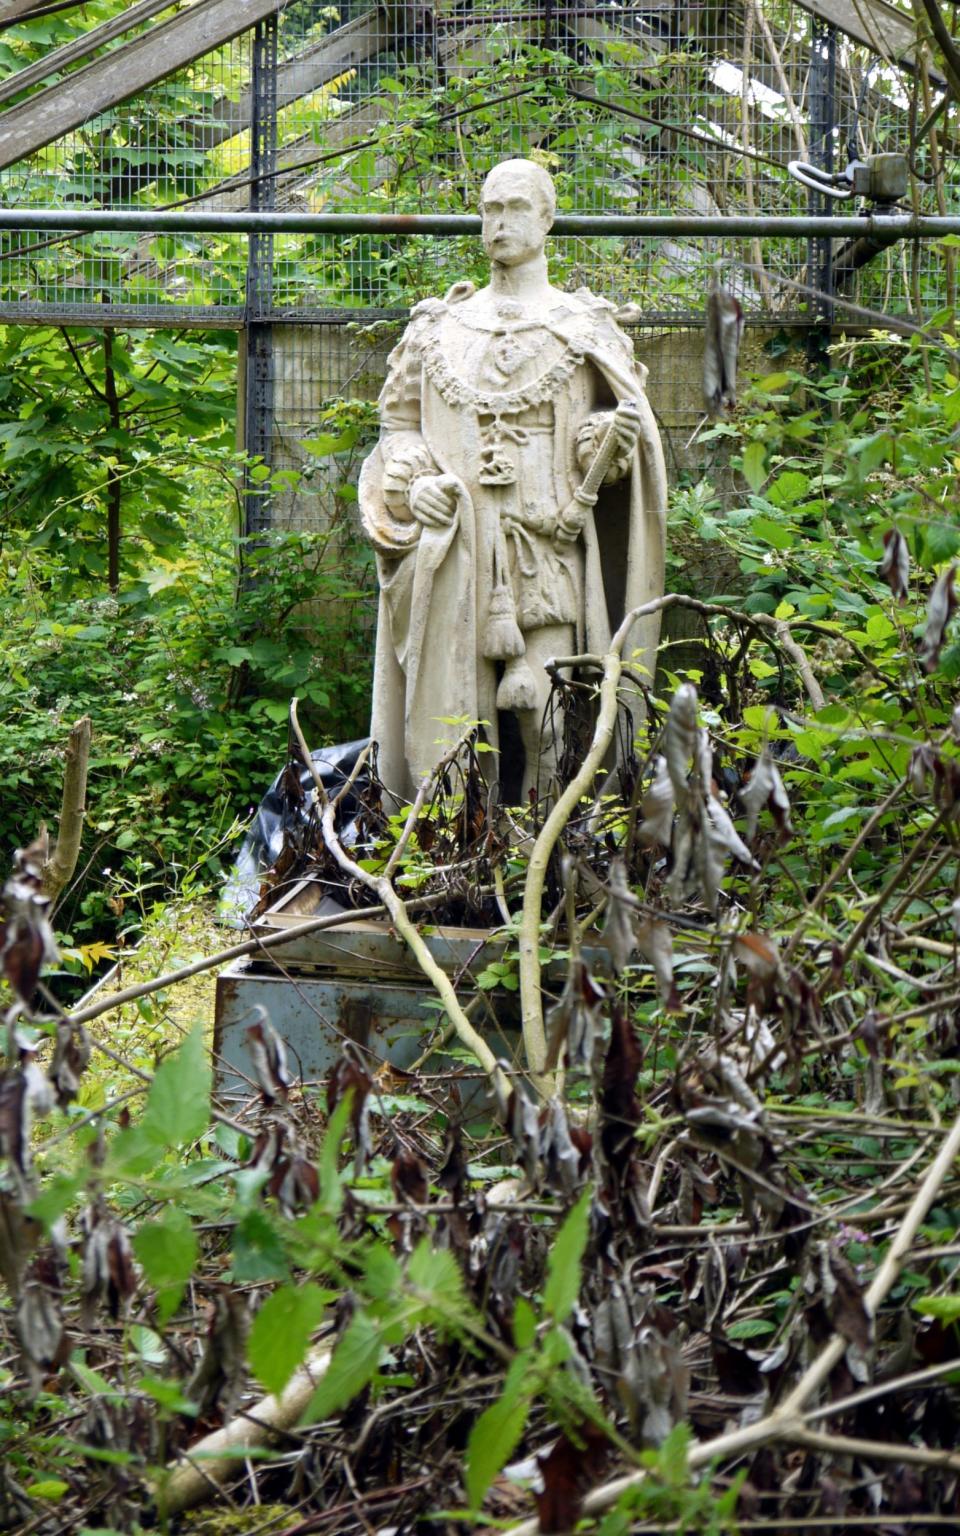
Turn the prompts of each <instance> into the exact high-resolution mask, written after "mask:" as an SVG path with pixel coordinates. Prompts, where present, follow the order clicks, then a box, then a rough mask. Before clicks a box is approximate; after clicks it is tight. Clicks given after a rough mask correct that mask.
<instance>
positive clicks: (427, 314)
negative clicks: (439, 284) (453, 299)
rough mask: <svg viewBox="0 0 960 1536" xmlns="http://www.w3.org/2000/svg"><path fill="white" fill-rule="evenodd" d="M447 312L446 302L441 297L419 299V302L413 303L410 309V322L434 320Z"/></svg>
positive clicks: (413, 323)
mask: <svg viewBox="0 0 960 1536" xmlns="http://www.w3.org/2000/svg"><path fill="white" fill-rule="evenodd" d="M446 312H447V306H446V302H445V300H443V299H421V300H420V302H419V304H414V306H413V308H412V309H411V311H410V324H411V325H416V324H417V323H418V322H420V323H422V322H423V321H430V320H436V319H438V318H439V316H441V315H445V314H446Z"/></svg>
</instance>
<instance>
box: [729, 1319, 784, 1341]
mask: <svg viewBox="0 0 960 1536" xmlns="http://www.w3.org/2000/svg"><path fill="white" fill-rule="evenodd" d="M775 1332H776V1324H775V1323H771V1322H770V1320H769V1318H766V1317H742V1318H741V1319H740V1321H739V1322H738V1323H731V1324H730V1327H729V1328H728V1329H727V1338H728V1339H759V1338H760V1337H761V1336H762V1335H763V1334H765V1333H775Z"/></svg>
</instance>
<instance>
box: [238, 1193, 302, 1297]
mask: <svg viewBox="0 0 960 1536" xmlns="http://www.w3.org/2000/svg"><path fill="white" fill-rule="evenodd" d="M288 1272H289V1265H288V1264H287V1255H286V1252H285V1251H284V1247H283V1244H282V1242H281V1241H280V1238H279V1235H278V1234H277V1232H276V1231H275V1230H274V1227H273V1225H272V1224H271V1222H270V1219H269V1217H268V1216H266V1215H265V1214H264V1212H263V1211H260V1210H250V1211H247V1212H246V1214H245V1215H244V1217H243V1220H242V1221H240V1222H238V1223H237V1226H236V1228H235V1230H234V1234H233V1278H234V1280H240V1281H258V1280H286V1278H287V1275H288Z"/></svg>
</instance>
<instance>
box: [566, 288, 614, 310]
mask: <svg viewBox="0 0 960 1536" xmlns="http://www.w3.org/2000/svg"><path fill="white" fill-rule="evenodd" d="M571 298H573V299H576V300H577V303H578V304H579V306H580V308H581V309H582V310H583V311H584V312H585V313H587V314H589V315H602V314H607V315H613V314H616V305H615V304H611V302H610V300H609V299H605V298H604V297H603V295H602V294H599V293H594V292H593V291H592V290H591V289H590V288H577V289H576V291H575V292H574V293H572V294H571Z"/></svg>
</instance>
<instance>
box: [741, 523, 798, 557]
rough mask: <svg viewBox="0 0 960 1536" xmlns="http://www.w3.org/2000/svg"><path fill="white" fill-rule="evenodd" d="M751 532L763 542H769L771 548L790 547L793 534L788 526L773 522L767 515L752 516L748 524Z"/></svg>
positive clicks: (791, 546)
mask: <svg viewBox="0 0 960 1536" xmlns="http://www.w3.org/2000/svg"><path fill="white" fill-rule="evenodd" d="M750 531H751V533H752V534H753V535H754V536H755V537H756V538H758V539H762V540H763V542H764V544H769V545H770V547H771V549H792V548H793V534H792V533H791V532H790V530H789V528H784V527H783V525H782V524H781V523H775V522H774V521H773V520H772V518H769V517H757V518H754V520H753V522H752V523H751V525H750Z"/></svg>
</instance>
